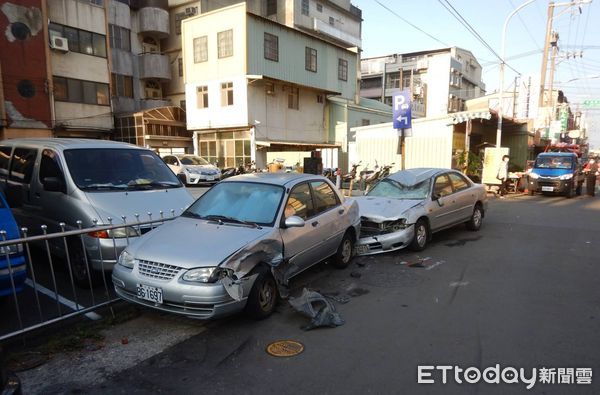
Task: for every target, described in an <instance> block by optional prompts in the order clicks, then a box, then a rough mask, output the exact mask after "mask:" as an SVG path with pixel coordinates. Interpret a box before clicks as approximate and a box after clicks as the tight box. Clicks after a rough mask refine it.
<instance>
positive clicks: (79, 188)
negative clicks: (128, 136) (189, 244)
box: [0, 138, 194, 286]
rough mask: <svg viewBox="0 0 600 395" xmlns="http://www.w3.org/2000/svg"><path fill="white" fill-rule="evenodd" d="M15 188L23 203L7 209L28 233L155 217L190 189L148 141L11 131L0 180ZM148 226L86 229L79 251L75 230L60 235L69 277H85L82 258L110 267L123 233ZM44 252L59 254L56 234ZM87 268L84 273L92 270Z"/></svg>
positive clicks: (187, 200)
mask: <svg viewBox="0 0 600 395" xmlns="http://www.w3.org/2000/svg"><path fill="white" fill-rule="evenodd" d="M7 186H9V187H11V188H19V189H20V190H21V196H22V201H23V206H22V207H20V208H15V209H13V214H14V215H15V217H16V219H17V222H18V223H19V225H21V226H24V227H27V228H28V229H29V235H36V234H40V233H42V231H41V229H40V226H41V225H47V227H48V229H47V232H48V233H52V232H58V231H60V230H61V227H60V223H61V222H64V223H65V224H66V230H76V229H78V225H77V221H81V225H82V227H83V228H89V227H92V226H94V225H95V224H97V225H110V220H109V219H112V221H114V222H113V223H114V224H118V223H122V216H125V217H126V220H127V221H128V222H129V223H136V218H135V214H136V213H137V214H142V215H143V216H142V217H141V218H140V220H148V219H149V218H148V217H147V215H146V213H147V212H151V213H154V215H155V216H154V219H157V220H158V219H160V217H159V212H160V211H161V210H162V211H163V212H164V213H167V214H166V215H170V210H171V209H174V210H177V214H179V213H180V212H181V209H182V208H186V207H187V206H188V205H190V204H191V203H192V202H193V200H194V199H193V197H192V195H191V194H190V193H189V192H188V191H187V190H186V189H185V188H184V187H183V185H182V184H181V182H180V181H179V179H177V177H176V176H175V175H174V174H173V172H172V171H170V170H169V168H168V167H167V165H165V163H164V162H163V161H162V160H161V159H160V158H159V157H158V155H156V154H155V153H154V152H152V151H151V150H149V149H145V148H141V147H138V146H134V145H130V144H124V143H118V142H114V141H103V140H87V139H56V138H46V139H14V140H5V141H2V142H0V187H7ZM150 229H151V226H150V225H144V226H124V227H122V228H118V229H114V230H108V231H98V232H91V233H88V234H86V235H85V236H84V243H85V251H83V248H82V246H81V240H80V238H79V237H78V236H76V237H74V238H72V239H69V240H68V249H69V254H70V256H71V266H72V268H73V276H74V280H75V281H76V282H77V283H78V284H80V285H82V286H85V285H86V284H89V282H88V269H87V265H86V262H85V261H86V259H85V255H83V254H84V253H86V254H87V261H88V262H89V265H90V266H91V268H92V269H96V271H99V270H102V268H104V270H106V271H110V270H111V269H112V266H113V265H114V264H115V263H116V261H117V257H118V254H119V253H120V252H121V251H122V250H123V249H124V248H125V246H126V245H127V244H128V242H129V241H131V240H134V239H135V238H136V237H138V236H140V234H143V233H145V232H147V231H149V230H150ZM49 244H50V248H51V249H52V252H53V253H55V254H58V255H59V256H64V255H65V248H64V242H63V240H61V239H53V242H50V243H49ZM96 271H91V272H90V274H95V273H96V274H97V272H96Z"/></svg>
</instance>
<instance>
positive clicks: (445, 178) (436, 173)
mask: <svg viewBox="0 0 600 395" xmlns="http://www.w3.org/2000/svg"><path fill="white" fill-rule="evenodd" d="M354 199H355V200H356V202H357V203H358V206H359V211H360V215H361V219H362V223H361V231H360V238H359V241H358V244H357V246H356V252H357V254H358V255H369V254H378V253H382V252H388V251H395V250H399V249H401V248H405V247H410V248H411V249H413V250H415V251H421V250H423V249H425V247H426V246H427V243H428V242H429V241H430V240H431V235H432V234H433V233H435V232H438V231H440V230H443V229H446V228H449V227H452V226H455V225H458V224H463V223H464V224H466V225H467V227H468V228H469V229H471V230H474V231H477V230H479V228H480V227H481V224H482V221H483V217H484V216H485V212H486V210H487V196H486V191H485V188H484V187H483V186H482V185H480V184H475V183H473V182H472V181H471V180H470V179H469V178H468V177H466V176H465V175H463V174H462V173H460V172H458V171H454V170H449V169H430V168H418V169H408V170H402V171H399V172H396V173H394V174H391V175H390V176H388V177H385V178H384V179H382V180H381V181H380V182H379V183H377V184H376V185H375V186H374V187H373V188H372V189H371V190H370V191H369V192H368V193H367V195H366V196H361V197H356V198H354Z"/></svg>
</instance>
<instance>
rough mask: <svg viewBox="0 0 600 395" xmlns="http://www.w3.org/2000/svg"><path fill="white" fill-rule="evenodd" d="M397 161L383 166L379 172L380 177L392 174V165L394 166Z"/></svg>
mask: <svg viewBox="0 0 600 395" xmlns="http://www.w3.org/2000/svg"><path fill="white" fill-rule="evenodd" d="M395 164H396V163H391V164H389V165H386V166H383V169H381V173H379V179H380V180H381V179H383V178H385V177H387V176H389V175H390V170H391V169H392V167H394V165H395Z"/></svg>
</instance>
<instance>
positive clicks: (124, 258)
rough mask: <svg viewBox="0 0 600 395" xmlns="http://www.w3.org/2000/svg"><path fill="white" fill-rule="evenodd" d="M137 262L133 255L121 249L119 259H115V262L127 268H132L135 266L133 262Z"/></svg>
mask: <svg viewBox="0 0 600 395" xmlns="http://www.w3.org/2000/svg"><path fill="white" fill-rule="evenodd" d="M136 262H137V259H135V258H134V257H133V255H131V254H130V253H129V252H127V251H123V252H122V253H121V255H119V260H118V261H117V263H118V264H119V265H121V266H124V267H126V268H128V269H133V267H134V266H135V263H136Z"/></svg>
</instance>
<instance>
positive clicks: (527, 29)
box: [508, 0, 542, 52]
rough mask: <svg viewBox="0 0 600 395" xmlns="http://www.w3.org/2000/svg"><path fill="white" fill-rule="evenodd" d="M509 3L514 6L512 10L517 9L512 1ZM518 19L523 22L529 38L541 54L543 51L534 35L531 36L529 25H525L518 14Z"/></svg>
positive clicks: (509, 0)
mask: <svg viewBox="0 0 600 395" xmlns="http://www.w3.org/2000/svg"><path fill="white" fill-rule="evenodd" d="M508 2H509V3H510V5H511V6H512V8H517V7H516V6H515V5H514V4H513V2H512V0H508ZM517 17H518V18H519V21H521V24H522V25H523V27H524V28H525V30H526V31H527V34H529V37H530V38H531V41H533V44H535V46H536V47H537V48H538V49H539V50H540V52H541V51H542V47H541V46H540V45H539V44H538V42H537V41H535V38H534V37H533V34H531V31H530V30H529V27H527V24H526V23H525V21H524V20H523V18H522V17H521V14H517Z"/></svg>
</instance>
